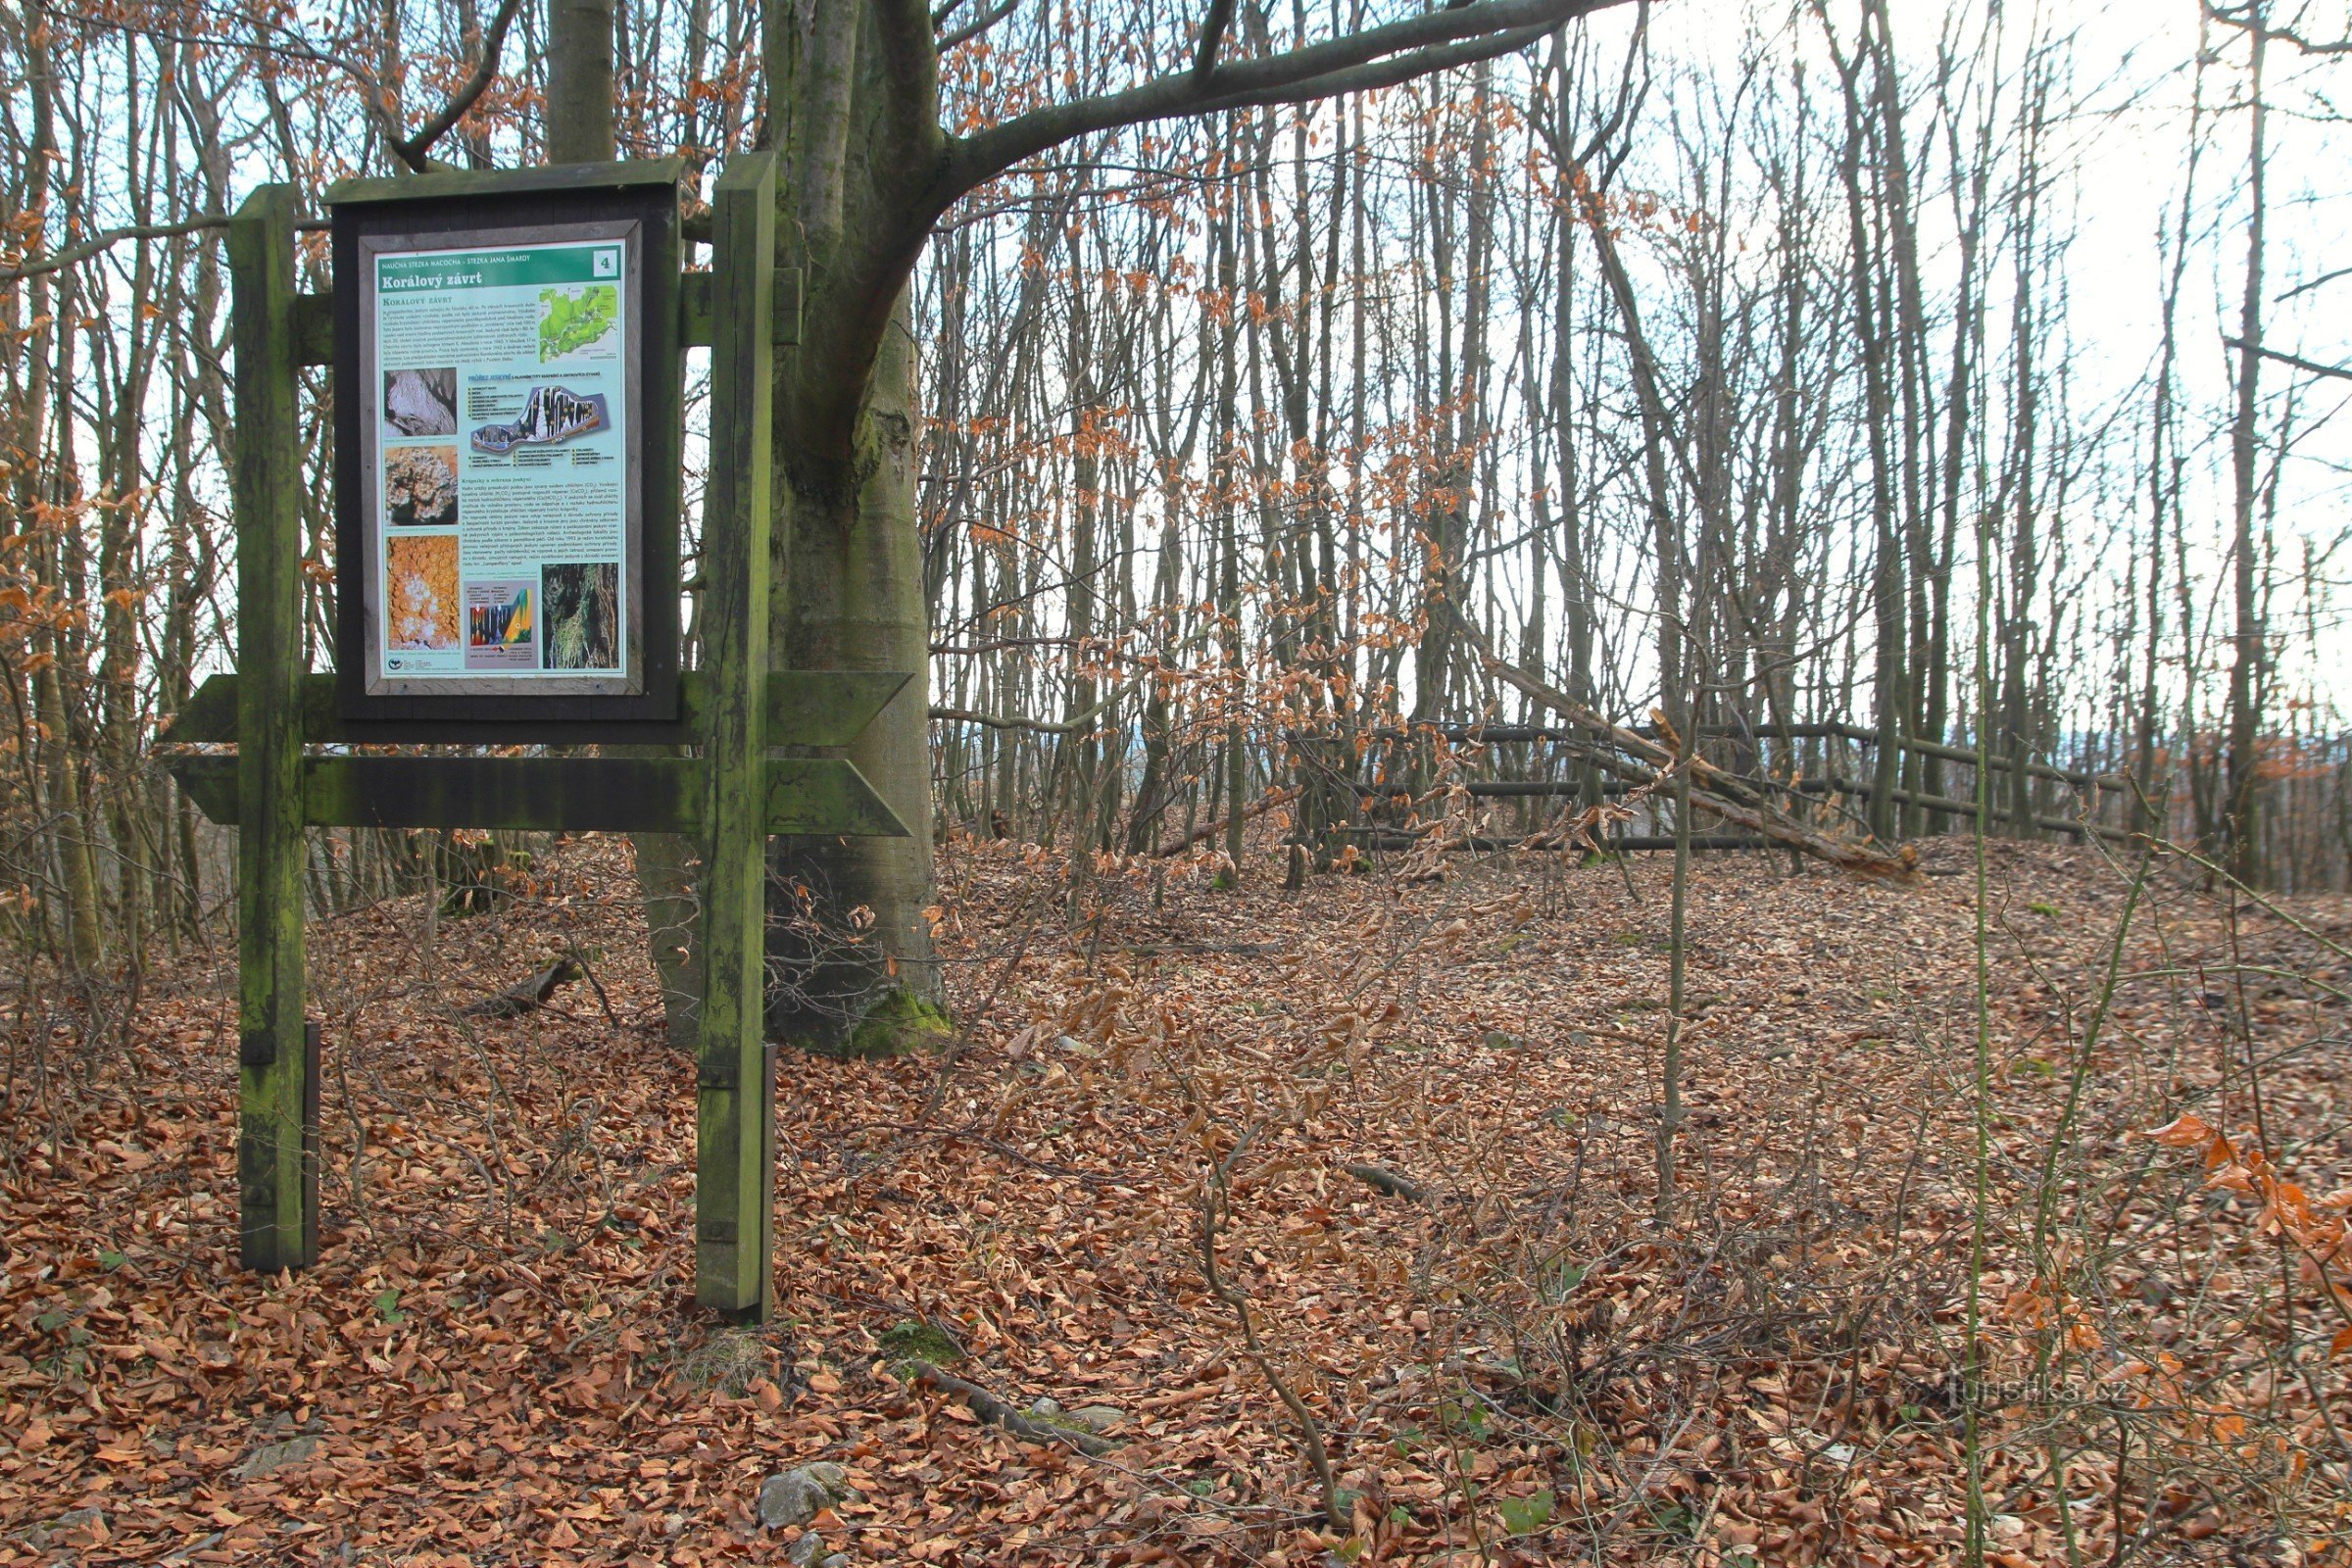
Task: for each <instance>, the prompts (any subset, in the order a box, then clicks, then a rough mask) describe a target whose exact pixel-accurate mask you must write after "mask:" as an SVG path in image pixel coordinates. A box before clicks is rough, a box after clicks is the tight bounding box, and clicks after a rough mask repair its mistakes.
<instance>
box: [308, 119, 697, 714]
mask: <svg viewBox="0 0 2352 1568" xmlns="http://www.w3.org/2000/svg"><path fill="white" fill-rule="evenodd" d="M614 167H615V168H618V167H619V166H614ZM546 173H547V175H549V176H554V175H558V174H564V173H566V172H559V171H550V172H546ZM454 178H455V176H434V175H427V176H423V177H422V178H419V179H416V180H408V181H400V182H383V181H368V182H365V183H364V185H363V184H362V182H353V184H354V186H357V187H360V188H359V189H348V188H345V187H338V195H337V196H336V197H334V198H330V199H332V200H335V202H336V208H335V219H336V285H337V287H336V310H337V348H338V354H337V387H338V394H339V395H338V408H337V416H338V429H339V434H340V435H342V436H343V437H345V439H339V440H338V442H337V460H338V461H337V472H338V486H339V500H340V504H341V508H342V512H343V517H344V521H343V527H342V529H341V531H340V534H339V541H340V543H339V555H338V561H337V570H336V575H337V580H338V585H339V589H340V592H341V594H342V597H343V601H344V613H343V617H342V625H341V629H342V635H341V636H340V637H339V639H338V647H337V662H338V665H339V666H340V668H339V673H340V676H341V679H340V682H339V685H340V687H341V690H342V693H343V698H342V702H343V707H344V710H345V713H346V716H348V717H354V718H365V717H380V718H385V719H388V720H407V721H415V720H417V719H419V718H432V717H435V716H442V717H448V718H452V719H458V720H466V721H470V720H488V721H496V720H498V719H500V718H507V719H517V718H541V717H565V718H588V717H614V718H625V717H633V716H642V717H648V718H662V717H668V716H669V715H670V713H671V712H673V711H674V681H675V665H676V653H675V649H674V647H673V646H670V645H671V644H674V641H675V627H676V607H675V604H674V599H675V586H674V585H675V580H676V565H675V561H676V543H675V538H674V533H675V527H676V521H675V517H674V504H673V505H668V506H662V507H660V510H662V512H664V513H665V514H673V515H665V516H664V517H662V518H657V519H654V521H655V526H654V527H652V528H649V526H648V515H647V514H648V512H649V506H653V505H656V504H658V503H659V502H661V501H662V499H663V498H667V497H671V496H674V494H675V490H676V483H677V480H676V475H675V473H674V472H673V471H670V470H672V469H674V467H675V466H676V464H677V461H678V459H677V444H678V439H679V437H678V434H677V432H675V431H673V430H671V429H670V428H669V426H671V425H674V424H679V423H680V414H679V408H678V400H677V394H676V375H675V368H674V364H671V363H670V362H674V360H675V358H676V349H675V335H674V334H675V315H676V309H677V306H676V293H677V290H676V270H677V263H676V239H675V223H674V215H675V204H676V194H675V186H674V184H673V185H672V186H670V187H669V188H668V189H667V190H666V191H661V190H658V189H652V188H649V187H648V186H646V185H642V184H641V185H639V186H637V187H634V188H629V187H624V188H621V189H618V190H613V189H579V190H566V189H539V188H531V186H532V185H533V184H535V183H536V179H535V178H530V179H526V178H525V176H523V175H520V174H517V175H490V176H479V177H478V178H477V181H476V184H475V186H474V187H472V188H468V187H466V186H465V185H453V184H452V183H451V181H452V180H453V179H454ZM482 180H487V181H494V182H496V183H495V185H494V186H493V187H492V189H491V190H487V191H485V190H481V189H480V188H479V182H480V181H482ZM387 185H389V186H390V187H391V189H390V191H389V192H388V193H387V192H385V187H386V186H387ZM502 189H512V191H513V194H512V196H511V197H509V198H507V199H499V198H498V197H497V196H496V195H495V194H494V192H495V191H497V190H502ZM444 192H449V193H450V194H451V196H452V197H454V199H446V198H445V199H436V198H442V197H443V196H444ZM379 193H382V194H379ZM363 198H365V199H363ZM664 219H666V220H667V222H664V221H663V220H664ZM346 399H348V405H346V403H345V400H346ZM657 470H660V471H657ZM664 585H666V587H667V595H668V598H669V599H670V600H671V601H672V602H671V603H669V604H666V605H665V604H664V603H663V602H662V594H663V589H664ZM664 679H666V681H667V685H668V689H667V690H666V691H664V690H662V685H663V681H664ZM649 699H658V700H659V702H660V703H662V704H666V705H667V708H666V710H665V711H654V709H655V706H656V704H655V703H652V702H649ZM549 702H553V703H555V704H556V705H557V706H556V707H554V708H548V707H545V706H543V705H544V704H546V703H549Z"/></svg>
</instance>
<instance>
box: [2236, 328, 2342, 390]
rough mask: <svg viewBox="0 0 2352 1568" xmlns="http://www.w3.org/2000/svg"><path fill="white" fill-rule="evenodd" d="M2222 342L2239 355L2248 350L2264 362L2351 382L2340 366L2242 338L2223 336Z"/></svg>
mask: <svg viewBox="0 0 2352 1568" xmlns="http://www.w3.org/2000/svg"><path fill="white" fill-rule="evenodd" d="M2222 341H2223V343H2225V344H2227V345H2228V346H2229V347H2230V348H2233V349H2235V350H2237V351H2238V352H2239V353H2240V354H2243V353H2245V352H2246V351H2247V350H2248V349H2249V348H2250V349H2252V350H2253V351H2254V352H2255V353H2256V354H2259V355H2261V356H2262V357H2263V358H2264V359H2266V360H2277V361H2278V363H2279V364H2280V365H2291V366H2293V367H2294V368H2296V369H2298V370H2308V371H2310V372H2311V373H2312V374H2313V375H2327V376H2333V377H2334V378H2335V379H2337V380H2339V381H2352V369H2346V368H2343V367H2342V366H2340V365H2322V364H2321V363H2320V362H2319V361H2317V360H2307V359H2304V358H2302V357H2301V356H2300V355H2295V354H2282V353H2280V352H2279V351H2278V350H2277V349H2270V348H2264V347H2262V346H2261V345H2260V344H2250V343H2248V342H2246V341H2245V339H2243V338H2235V337H2228V336H2225V337H2224V338H2223V339H2222Z"/></svg>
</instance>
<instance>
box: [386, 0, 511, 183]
mask: <svg viewBox="0 0 2352 1568" xmlns="http://www.w3.org/2000/svg"><path fill="white" fill-rule="evenodd" d="M521 9H522V0H502V4H501V5H500V6H499V8H498V14H497V15H496V16H494V17H492V18H491V19H490V30H489V31H488V32H486V33H484V34H482V58H481V59H480V60H479V61H478V62H477V63H476V64H475V65H474V68H473V74H472V75H470V76H467V77H466V80H465V81H464V82H463V83H461V84H460V85H459V87H458V90H457V91H456V92H454V93H452V94H451V95H450V99H449V102H448V103H446V104H444V105H442V107H441V112H440V113H439V114H437V115H435V116H433V118H432V119H430V120H428V121H426V122H425V123H423V124H421V125H419V126H417V133H416V134H415V135H413V136H409V137H405V138H402V139H399V140H395V141H394V142H393V143H392V150H393V151H394V152H395V153H397V154H399V155H400V161H401V162H402V163H404V164H406V165H408V166H409V167H410V168H411V169H413V170H415V171H416V172H417V173H419V174H421V173H423V172H424V171H425V168H426V165H427V164H428V163H429V162H430V160H428V159H427V158H426V157H425V154H426V152H427V151H429V150H430V149H431V147H432V145H433V143H435V142H437V141H439V140H440V139H441V138H442V137H444V136H446V135H448V134H449V132H450V130H451V129H452V128H453V127H454V126H455V125H456V124H457V123H458V122H459V121H461V120H464V119H465V118H466V112H467V111H468V110H470V109H472V108H473V106H474V105H475V104H477V103H479V102H480V101H481V97H482V94H483V93H485V92H487V91H489V89H490V83H492V82H493V81H496V80H497V79H498V58H499V56H500V55H501V54H502V53H504V52H505V50H506V46H507V29H508V28H509V27H511V26H513V25H515V13H516V12H518V11H520V10H521Z"/></svg>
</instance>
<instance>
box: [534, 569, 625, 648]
mask: <svg viewBox="0 0 2352 1568" xmlns="http://www.w3.org/2000/svg"><path fill="white" fill-rule="evenodd" d="M539 614H540V622H541V632H540V635H541V636H542V637H544V638H545V639H546V643H545V647H546V649H547V664H546V666H545V667H547V668H549V669H618V668H619V667H620V567H619V565H618V564H615V563H613V562H610V561H589V562H574V563H566V564H561V565H545V566H541V567H540V568H539Z"/></svg>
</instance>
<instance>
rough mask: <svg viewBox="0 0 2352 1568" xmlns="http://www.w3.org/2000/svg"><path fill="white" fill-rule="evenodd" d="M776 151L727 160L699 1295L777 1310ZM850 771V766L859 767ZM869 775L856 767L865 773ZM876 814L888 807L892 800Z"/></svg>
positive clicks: (709, 622) (717, 331) (708, 648)
mask: <svg viewBox="0 0 2352 1568" xmlns="http://www.w3.org/2000/svg"><path fill="white" fill-rule="evenodd" d="M775 177H776V168H775V155H774V154H773V153H767V152H754V153H744V154H739V155H738V156H736V157H734V158H731V159H729V160H728V161H727V167H726V172H724V173H722V174H720V175H719V179H718V185H717V188H716V189H715V190H714V191H713V193H712V196H713V200H712V203H711V207H712V213H711V488H710V493H709V496H708V498H707V500H706V502H705V504H704V509H703V560H704V577H705V580H706V582H707V584H708V586H707V587H706V588H705V590H704V595H703V628H702V630H703V671H704V677H705V687H706V690H705V693H704V699H703V749H704V761H703V768H702V779H703V782H704V784H705V786H706V794H705V802H706V804H705V806H704V809H703V826H704V830H705V832H706V834H707V835H708V838H707V841H706V843H705V845H704V850H703V890H702V891H703V951H702V954H701V959H702V974H703V1005H702V1018H701V1026H702V1039H701V1041H700V1044H699V1047H698V1051H697V1070H696V1074H695V1083H696V1103H695V1133H694V1169H695V1194H694V1299H696V1300H697V1301H699V1302H701V1303H702V1304H703V1305H704V1306H707V1307H710V1308H711V1310H713V1311H716V1312H719V1313H721V1314H723V1315H725V1316H727V1317H730V1318H733V1319H735V1320H737V1321H739V1322H758V1323H764V1322H766V1321H767V1319H768V1317H769V1315H770V1313H771V1312H772V1311H773V1310H774V1302H775V1288H774V1283H773V1274H774V1266H773V1265H774V1258H775V1209H776V1203H775V1193H776V1166H775V1147H774V1146H775V1119H776V1117H775V1079H774V1075H773V1058H772V1057H771V1056H770V1055H769V1054H767V1049H766V1042H765V1040H764V1039H763V1038H762V1034H761V1027H760V1026H761V1024H762V1022H763V1020H764V1018H765V1014H766V979H767V833H768V812H767V804H768V803H767V789H766V781H765V778H764V775H763V772H762V768H763V765H764V759H765V758H766V756H767V704H766V702H765V697H764V693H765V688H766V680H765V677H766V674H767V665H768V600H769V596H770V594H771V593H772V592H774V591H776V587H775V585H774V584H773V581H772V575H771V572H772V564H771V562H770V559H769V555H768V529H769V516H770V514H769V494H768V474H769V470H770V467H771V466H772V465H771V464H770V462H769V457H768V451H769V430H770V426H771V422H772V420H773V418H774V407H773V400H774V385H775V375H774V368H773V367H774V355H775V351H774V343H775V340H776V334H775V309H776V297H777V292H778V291H777V287H776V266H775V256H776V197H775ZM843 765H844V766H845V767H846V766H848V764H847V763H844V764H843ZM852 771H853V772H855V769H852ZM876 804H877V805H878V804H880V803H879V801H877V802H876Z"/></svg>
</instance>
